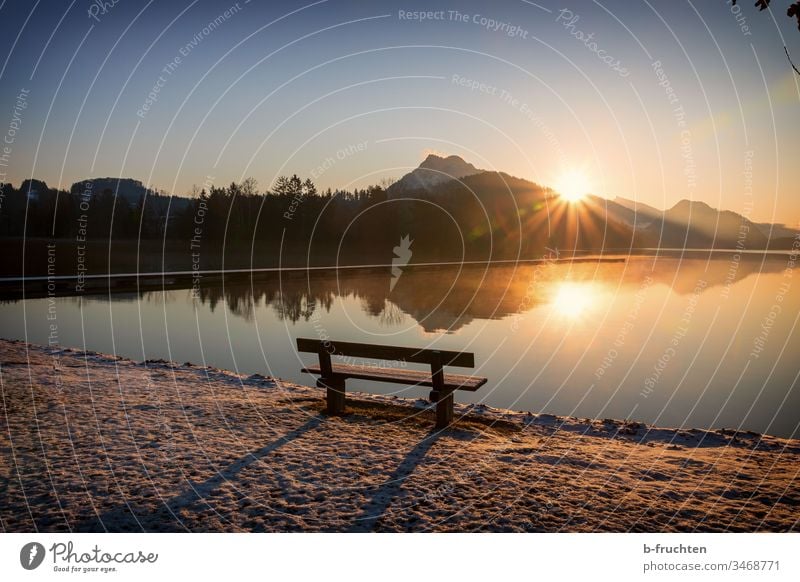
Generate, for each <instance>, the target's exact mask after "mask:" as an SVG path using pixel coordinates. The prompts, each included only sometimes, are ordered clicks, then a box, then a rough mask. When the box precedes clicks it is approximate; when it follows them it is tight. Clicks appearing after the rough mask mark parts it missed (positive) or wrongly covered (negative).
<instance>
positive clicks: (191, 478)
mask: <svg viewBox="0 0 800 582" xmlns="http://www.w3.org/2000/svg"><path fill="white" fill-rule="evenodd" d="M56 364H57V366H56ZM0 380H2V402H0V404H2V413H1V414H0V424H2V426H0V451H1V452H2V454H0V527H2V529H3V530H4V531H33V530H39V531H69V530H72V531H104V530H109V531H140V530H147V531H184V530H191V531H630V530H632V531H693V530H697V531H788V530H793V529H794V530H796V529H798V521H797V520H798V504H799V503H800V492H799V491H798V480H797V479H798V471H800V462H798V461H800V441H796V440H794V441H792V440H785V439H779V438H776V437H771V436H762V435H757V434H753V433H738V434H737V433H734V432H732V431H703V430H688V431H687V430H677V429H668V428H654V427H648V426H644V425H641V424H638V423H632V422H622V421H615V420H610V419H608V420H596V421H595V420H589V419H576V418H563V417H556V416H552V415H533V414H528V413H520V412H511V411H505V410H496V409H492V408H489V407H486V406H481V405H478V406H473V405H469V406H467V405H456V415H457V417H458V421H457V422H456V424H455V426H454V427H452V428H450V429H448V430H445V431H441V432H436V431H434V430H433V422H432V418H431V417H432V412H431V411H430V410H428V408H427V406H428V404H427V402H425V401H422V400H416V401H415V400H404V399H398V398H392V397H387V396H379V395H369V394H348V399H349V400H348V414H347V415H346V416H345V417H342V418H329V417H327V416H325V414H324V400H323V392H322V391H321V390H319V389H317V388H312V387H307V386H298V385H295V384H289V383H285V382H281V381H278V380H274V379H270V378H264V377H262V376H250V377H245V376H239V375H236V374H233V373H231V372H226V371H223V370H217V369H212V368H205V367H198V366H193V365H178V364H174V363H170V362H163V361H158V362H147V363H141V362H133V361H130V360H126V359H122V358H116V357H113V356H107V355H103V354H95V353H92V352H88V353H86V352H79V351H73V350H69V349H64V350H49V349H47V348H43V347H39V346H31V345H28V344H24V343H21V342H13V341H5V340H0Z"/></svg>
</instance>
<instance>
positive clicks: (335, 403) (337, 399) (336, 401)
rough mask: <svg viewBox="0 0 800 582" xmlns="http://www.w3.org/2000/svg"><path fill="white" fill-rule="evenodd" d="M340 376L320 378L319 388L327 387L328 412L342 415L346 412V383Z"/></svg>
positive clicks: (318, 381)
mask: <svg viewBox="0 0 800 582" xmlns="http://www.w3.org/2000/svg"><path fill="white" fill-rule="evenodd" d="M344 382H345V381H344V380H342V379H340V378H320V379H319V380H317V386H318V387H319V388H325V390H326V392H325V398H326V400H327V402H328V414H329V415H331V416H341V415H343V414H344V398H345V385H344Z"/></svg>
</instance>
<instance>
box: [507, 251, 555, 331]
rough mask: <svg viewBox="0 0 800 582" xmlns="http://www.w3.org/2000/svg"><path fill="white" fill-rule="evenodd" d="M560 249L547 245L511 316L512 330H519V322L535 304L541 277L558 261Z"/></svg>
mask: <svg viewBox="0 0 800 582" xmlns="http://www.w3.org/2000/svg"><path fill="white" fill-rule="evenodd" d="M559 254H560V253H559V250H558V249H557V248H554V249H551V248H549V247H545V253H544V254H543V255H542V257H541V259H540V261H539V262H538V263H537V264H536V266H535V267H534V269H533V274H532V275H531V278H530V280H529V281H528V286H527V287H526V288H525V294H524V295H523V296H522V300H521V301H520V302H519V305H518V306H517V312H516V313H515V314H514V315H513V316H512V318H511V332H512V333H516V332H517V331H519V324H520V322H521V321H522V317H523V314H524V313H525V312H526V311H528V309H530V308H531V307H532V306H533V304H534V299H535V298H536V297H537V295H538V292H539V290H540V287H541V285H542V283H541V282H540V279H541V277H542V274H543V273H544V271H545V270H546V269H547V268H548V267H549V266H551V265H554V264H555V263H556V262H557V261H558V257H559Z"/></svg>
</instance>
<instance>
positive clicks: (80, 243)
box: [75, 180, 94, 293]
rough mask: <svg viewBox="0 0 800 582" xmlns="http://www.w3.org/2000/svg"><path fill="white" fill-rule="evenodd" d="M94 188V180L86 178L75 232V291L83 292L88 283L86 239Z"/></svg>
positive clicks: (79, 203) (79, 201)
mask: <svg viewBox="0 0 800 582" xmlns="http://www.w3.org/2000/svg"><path fill="white" fill-rule="evenodd" d="M93 188H94V184H93V183H92V181H91V180H86V181H85V182H84V183H83V192H81V193H80V195H79V198H78V208H79V209H80V211H81V213H80V215H79V216H78V232H77V233H76V234H75V243H76V247H75V252H76V254H77V255H76V259H77V264H76V267H75V273H76V275H77V278H76V282H75V293H83V291H84V286H85V285H86V271H87V266H86V240H87V237H88V232H89V215H88V214H87V213H88V212H89V209H90V208H91V205H92V194H93Z"/></svg>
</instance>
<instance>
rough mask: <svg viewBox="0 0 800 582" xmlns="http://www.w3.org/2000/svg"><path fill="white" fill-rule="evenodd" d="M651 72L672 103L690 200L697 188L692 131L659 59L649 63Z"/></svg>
mask: <svg viewBox="0 0 800 582" xmlns="http://www.w3.org/2000/svg"><path fill="white" fill-rule="evenodd" d="M651 67H652V69H653V72H654V73H655V75H656V78H657V79H658V84H659V86H661V87H662V88H663V89H664V92H665V93H666V95H667V101H668V102H669V104H670V105H672V115H673V116H674V117H675V123H676V124H677V126H678V129H679V130H680V146H679V150H680V154H681V157H682V158H683V160H684V166H683V175H684V176H685V177H686V191H687V197H688V198H689V199H690V200H691V199H692V198H693V194H694V190H695V189H696V188H697V164H696V162H695V160H694V151H693V149H692V132H691V131H690V130H689V124H688V123H687V121H686V111H685V110H684V108H683V105H682V104H681V101H680V99H679V98H678V94H677V93H676V92H675V89H674V88H673V87H672V82H671V81H670V80H669V77H668V76H667V74H666V72H665V71H664V67H663V66H662V64H661V61H660V60H655V61H653V62H652V63H651Z"/></svg>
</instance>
